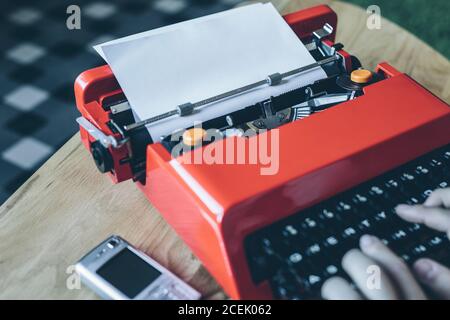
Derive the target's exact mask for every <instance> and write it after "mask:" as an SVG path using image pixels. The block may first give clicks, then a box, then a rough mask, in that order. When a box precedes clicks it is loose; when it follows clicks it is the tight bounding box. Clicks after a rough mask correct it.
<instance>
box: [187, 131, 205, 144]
mask: <svg viewBox="0 0 450 320" xmlns="http://www.w3.org/2000/svg"><path fill="white" fill-rule="evenodd" d="M205 137H206V130H205V129H203V128H191V129H188V130H186V131H185V132H183V143H184V144H185V145H187V146H191V147H193V146H197V145H199V144H201V143H202V141H203V139H204V138H205Z"/></svg>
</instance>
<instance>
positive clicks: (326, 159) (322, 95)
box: [75, 6, 450, 299]
mask: <svg viewBox="0 0 450 320" xmlns="http://www.w3.org/2000/svg"><path fill="white" fill-rule="evenodd" d="M284 18H285V20H286V22H287V23H288V24H289V25H290V27H291V28H292V29H293V30H294V32H295V33H296V34H297V35H298V39H299V41H302V42H303V43H304V44H305V46H306V47H307V48H308V50H309V51H310V53H311V54H312V56H313V57H314V58H315V59H316V61H317V62H318V63H320V64H321V66H322V68H323V69H324V70H325V72H326V73H327V78H325V79H323V80H319V81H317V82H314V83H311V84H310V85H308V86H305V87H302V88H299V89H296V90H293V91H291V92H287V93H285V94H282V95H280V96H276V97H270V98H268V99H267V100H265V101H261V102H259V103H257V104H255V105H253V106H242V110H238V111H236V112H234V113H233V114H224V115H223V116H220V117H218V118H216V119H212V120H210V121H206V122H205V123H203V124H202V125H203V128H216V129H217V130H218V131H219V133H220V132H222V130H223V129H224V128H228V129H229V128H230V127H235V128H239V127H240V128H242V127H243V126H246V127H247V128H251V129H252V130H253V131H254V135H251V136H240V135H229V136H228V135H223V138H222V139H215V140H213V141H210V142H209V143H203V142H202V143H201V144H200V145H199V146H196V147H193V148H192V149H191V150H189V151H187V152H184V153H183V154H181V155H179V156H178V157H173V156H172V153H171V151H172V149H173V148H174V147H175V145H176V143H180V142H179V141H176V143H174V142H173V139H169V137H161V139H159V140H157V141H152V139H151V137H150V136H149V134H148V131H147V130H146V129H145V125H139V124H136V122H135V119H134V117H133V114H132V111H131V109H130V106H129V104H128V102H127V100H126V98H125V96H124V94H123V92H122V90H121V88H120V86H119V85H118V83H117V81H116V79H115V78H114V75H113V73H112V72H111V69H110V68H109V67H108V66H106V65H105V66H101V67H98V68H94V69H91V70H87V71H85V72H83V73H82V74H81V75H80V76H79V77H78V78H77V79H76V82H75V94H76V102H77V107H78V109H79V111H80V113H81V117H80V118H79V119H78V120H77V121H78V122H79V124H80V134H81V139H82V142H83V144H84V145H85V147H86V148H87V149H88V150H89V151H90V152H91V154H92V157H93V159H94V161H95V164H96V165H97V167H98V169H99V170H100V172H102V173H107V174H108V175H109V176H110V177H111V180H112V181H113V183H119V182H122V181H125V180H128V179H132V180H133V181H134V182H135V183H136V184H137V185H138V187H139V188H140V190H142V192H143V193H144V194H145V195H146V197H147V198H148V200H149V201H150V202H151V203H152V204H153V205H154V206H155V207H156V208H158V210H159V211H160V212H161V214H162V215H163V217H164V218H165V220H166V221H167V222H168V223H169V224H170V225H171V226H172V227H173V228H174V229H175V230H176V232H177V233H178V235H179V236H180V237H181V238H182V239H183V240H184V241H185V242H186V243H187V244H188V246H189V247H190V248H191V249H192V251H193V252H194V254H195V255H196V256H197V257H198V258H199V259H200V260H201V261H202V263H203V264H204V266H205V267H206V268H207V270H208V271H209V272H210V273H211V274H212V275H213V277H214V278H215V279H216V280H217V281H218V282H219V284H220V285H221V286H222V287H223V289H224V290H225V291H226V292H227V294H228V295H229V296H230V297H231V298H233V299H272V298H276V299H310V298H312V299H314V298H319V297H320V287H321V284H322V283H323V282H324V281H325V280H326V279H327V278H329V277H331V276H334V275H343V271H342V270H341V266H340V260H341V258H342V256H343V254H344V253H345V252H346V251H347V250H349V249H350V248H354V247H357V244H358V239H359V237H360V236H361V235H362V234H365V233H369V234H373V235H376V236H378V237H380V238H381V239H383V241H384V242H385V243H386V244H387V245H388V246H389V247H390V248H392V250H394V251H395V252H396V253H398V254H399V255H400V256H401V257H402V258H403V259H404V260H405V261H406V262H407V263H410V262H413V261H415V260H416V259H417V258H420V257H422V256H427V257H430V258H434V259H436V260H438V261H440V262H442V263H444V264H446V265H450V250H449V249H450V248H449V244H448V241H447V240H446V238H445V235H444V234H440V233H438V232H434V231H432V230H429V229H427V228H425V227H423V226H420V225H416V224H410V223H407V222H404V221H402V220H400V219H399V218H398V217H397V216H396V215H395V213H394V212H393V210H394V209H393V208H394V207H395V206H396V205H397V204H398V203H410V204H414V203H421V202H423V201H424V200H425V199H426V197H427V196H428V195H429V193H430V192H431V191H432V190H434V189H436V188H446V187H448V184H449V182H450V181H449V180H450V108H449V106H448V105H447V104H446V103H445V102H443V101H441V100H440V99H439V98H437V97H436V96H434V95H433V94H432V93H430V92H429V91H428V90H426V89H425V88H423V87H422V86H421V85H420V84H418V83H417V82H415V81H414V80H413V79H411V78H410V77H409V76H408V75H406V74H404V73H401V72H400V71H398V70H396V69H395V68H394V67H392V66H391V65H389V64H388V63H385V62H381V63H380V64H378V66H377V67H376V68H375V70H373V71H368V70H365V69H362V68H361V64H360V62H359V60H358V59H357V58H356V57H354V56H352V55H350V54H349V53H347V52H345V51H344V50H343V45H342V44H340V43H335V42H334V38H335V30H336V25H337V17H336V14H335V13H334V12H333V11H332V10H331V9H330V8H329V7H327V6H318V7H313V8H310V9H306V10H302V11H298V12H295V13H292V14H288V15H286V16H285V17H284ZM264 128H265V129H268V130H261V129H264ZM185 129H186V130H188V129H191V128H185ZM274 129H276V131H277V132H276V135H277V138H278V139H279V140H278V141H279V148H278V150H277V152H278V155H277V156H278V160H279V162H278V168H277V173H276V174H272V175H264V174H261V170H262V169H264V165H263V164H257V163H256V164H220V163H215V164H206V163H199V164H189V163H186V162H185V161H182V160H183V158H184V157H186V156H192V155H194V156H195V154H198V153H201V152H202V151H204V149H205V148H208V147H211V146H212V145H213V146H214V145H216V146H218V145H220V144H223V143H225V142H227V141H233V142H234V143H235V145H236V146H240V148H243V149H244V150H247V149H249V148H251V144H252V142H253V141H254V139H258V138H261V137H264V136H265V138H267V139H266V140H265V141H267V144H270V143H271V142H270V141H272V140H271V139H269V138H271V136H272V135H274V132H275V130H274ZM267 147H269V146H267Z"/></svg>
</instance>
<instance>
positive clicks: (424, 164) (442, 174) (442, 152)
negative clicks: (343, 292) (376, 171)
mask: <svg viewBox="0 0 450 320" xmlns="http://www.w3.org/2000/svg"><path fill="white" fill-rule="evenodd" d="M449 186H450V145H448V146H446V147H444V148H440V149H437V150H435V151H433V152H431V153H428V154H426V155H424V156H422V157H420V158H417V159H415V160H413V161H411V162H409V163H406V164H404V165H402V166H400V167H398V168H396V169H394V170H392V171H390V172H387V173H386V174H383V175H381V176H379V177H377V178H374V179H372V180H369V181H367V182H365V183H363V184H361V185H359V186H357V187H354V188H352V189H350V190H348V191H346V192H344V193H341V194H339V195H337V196H335V197H333V198H331V199H328V200H326V201H324V202H322V203H320V204H318V205H316V206H314V207H311V208H309V209H305V210H303V211H301V212H299V213H296V214H294V215H292V216H290V217H288V218H285V219H283V220H281V221H279V222H276V223H275V224H273V225H270V226H268V227H265V228H263V229H261V230H258V231H257V232H255V233H253V234H251V235H249V236H248V237H247V238H246V240H245V248H246V253H247V257H248V262H249V266H250V271H251V273H252V277H253V281H254V282H255V283H259V282H262V281H264V280H268V281H269V282H270V285H271V288H272V290H273V295H274V297H275V298H277V299H319V298H320V289H321V286H322V284H323V282H324V281H325V280H326V279H328V278H329V277H332V276H336V275H339V276H342V277H344V278H347V279H348V277H347V276H346V275H345V273H344V272H343V270H342V269H341V259H342V257H343V255H344V254H345V253H346V252H347V251H348V250H350V249H352V248H357V247H359V238H360V237H361V236H362V235H363V234H371V235H375V236H377V237H379V238H380V239H382V241H383V242H384V243H385V244H386V245H387V246H388V247H390V248H391V249H392V250H393V251H394V252H396V253H397V254H398V255H399V256H401V257H402V258H403V259H404V260H405V261H406V262H407V263H408V264H411V263H413V262H414V261H415V260H417V259H418V258H421V257H428V258H431V259H435V260H437V261H439V262H441V263H442V264H444V265H447V266H450V242H449V240H448V238H447V236H446V235H445V234H444V233H440V232H436V231H433V230H431V229H429V228H427V227H424V226H422V225H418V224H412V223H408V222H406V221H404V220H402V219H400V218H399V217H398V216H397V215H396V214H395V211H394V208H395V207H396V205H397V204H400V203H406V204H420V203H422V202H423V201H424V200H425V199H426V198H427V197H428V195H429V194H430V193H431V192H432V191H433V190H435V189H437V188H447V187H449Z"/></svg>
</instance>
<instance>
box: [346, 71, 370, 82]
mask: <svg viewBox="0 0 450 320" xmlns="http://www.w3.org/2000/svg"><path fill="white" fill-rule="evenodd" d="M350 80H352V81H353V82H356V83H367V82H369V81H370V80H372V72H370V71H369V70H366V69H358V70H354V71H352V73H351V74H350Z"/></svg>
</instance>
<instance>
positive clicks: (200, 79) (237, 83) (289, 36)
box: [97, 4, 326, 139]
mask: <svg viewBox="0 0 450 320" xmlns="http://www.w3.org/2000/svg"><path fill="white" fill-rule="evenodd" d="M97 50H98V51H99V52H102V53H103V55H104V57H105V59H106V61H107V62H108V64H109V65H110V67H111V68H112V70H113V72H114V75H115V77H116V78H117V80H118V82H119V84H120V86H121V87H122V89H123V91H124V93H125V95H126V96H127V98H128V100H129V102H130V105H131V107H132V109H133V112H134V114H135V117H136V120H143V119H147V118H150V117H152V116H155V115H159V114H161V113H164V112H167V111H170V110H173V109H175V108H176V106H177V105H180V104H183V103H187V102H192V103H194V102H196V101H199V100H203V99H205V98H209V97H212V96H215V95H217V94H220V93H223V92H226V91H229V90H232V89H235V88H237V87H241V86H244V85H247V84H250V83H253V82H256V81H260V80H262V79H265V78H266V77H267V76H268V75H270V74H273V73H275V72H280V73H282V72H286V71H289V70H292V69H295V68H299V67H302V66H305V65H308V64H311V63H313V62H315V60H314V58H313V57H312V56H311V55H310V53H309V52H308V50H307V49H306V48H305V46H304V45H303V44H302V43H301V42H300V41H299V39H298V38H297V36H296V35H295V33H294V32H293V31H292V30H291V29H290V27H289V26H288V25H287V24H286V22H285V21H284V20H283V18H282V17H281V16H280V15H279V13H278V12H277V11H276V9H275V8H274V7H273V6H272V4H264V5H263V4H256V5H252V6H247V7H242V8H237V9H233V10H230V11H227V12H225V13H220V14H216V15H212V16H208V17H204V18H200V19H196V20H192V21H187V22H184V23H182V24H177V25H174V26H169V27H165V28H162V29H156V30H153V31H150V32H148V33H144V34H143V35H142V34H141V35H140V36H139V35H137V36H131V38H128V39H119V40H118V41H117V40H116V41H113V42H112V43H109V44H102V45H100V46H98V47H97ZM325 76H326V74H325V72H324V71H323V70H322V68H320V67H318V68H316V69H314V70H311V71H309V72H307V73H304V74H301V75H299V76H295V77H292V78H291V79H289V81H285V82H284V83H283V84H280V85H278V86H274V87H268V86H263V87H260V88H258V89H254V90H252V92H247V93H244V94H241V95H239V96H236V97H233V98H229V99H226V100H222V101H219V102H216V103H214V104H211V105H210V106H208V107H204V108H202V110H201V111H200V112H196V113H194V114H193V115H190V116H187V117H177V116H176V117H172V118H168V119H165V120H162V121H159V122H157V123H154V124H151V125H149V126H147V128H148V130H149V132H150V134H151V136H152V137H153V139H158V138H159V137H161V136H163V135H166V134H169V133H171V132H173V131H174V130H177V129H181V128H185V127H189V126H192V125H193V124H194V122H195V121H205V120H209V119H211V118H214V117H217V116H220V115H223V114H225V113H229V112H233V111H236V110H238V109H241V108H244V107H246V106H249V105H252V104H254V103H256V102H258V101H261V100H263V99H266V98H268V97H270V96H271V95H278V94H281V93H283V92H285V91H288V90H291V89H294V88H297V87H300V86H303V85H307V84H310V83H312V82H314V81H316V80H319V79H322V78H324V77H325Z"/></svg>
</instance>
